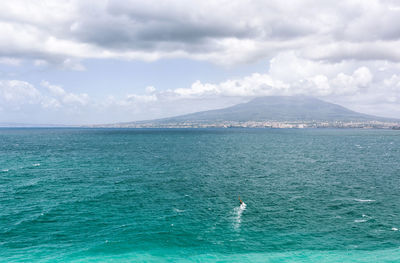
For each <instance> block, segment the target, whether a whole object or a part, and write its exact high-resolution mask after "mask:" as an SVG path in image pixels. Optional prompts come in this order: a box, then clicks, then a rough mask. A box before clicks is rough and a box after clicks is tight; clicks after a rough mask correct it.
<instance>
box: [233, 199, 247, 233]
mask: <svg viewBox="0 0 400 263" xmlns="http://www.w3.org/2000/svg"><path fill="white" fill-rule="evenodd" d="M246 206H247V205H246V204H245V203H244V202H242V203H241V204H240V206H239V207H235V208H234V209H233V214H234V222H233V227H234V228H235V229H238V228H239V227H240V223H242V213H243V211H244V210H246Z"/></svg>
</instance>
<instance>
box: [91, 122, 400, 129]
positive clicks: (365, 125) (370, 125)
mask: <svg viewBox="0 0 400 263" xmlns="http://www.w3.org/2000/svg"><path fill="white" fill-rule="evenodd" d="M95 127H106V128H278V129H279V128H280V129H288V128H289V129H290V128H296V129H303V128H361V129H396V130H397V129H398V130H400V123H399V122H381V121H362V122H361V121H360V122H357V121H347V122H344V121H244V122H240V121H221V122H218V121H213V122H199V121H185V122H165V123H159V122H136V123H135V122H131V123H116V124H108V125H98V126H95Z"/></svg>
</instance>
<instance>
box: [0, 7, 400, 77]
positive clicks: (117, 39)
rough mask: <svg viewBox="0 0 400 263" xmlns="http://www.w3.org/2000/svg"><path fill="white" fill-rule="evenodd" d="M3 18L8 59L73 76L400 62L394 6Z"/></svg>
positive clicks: (3, 50)
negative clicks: (198, 63)
mask: <svg viewBox="0 0 400 263" xmlns="http://www.w3.org/2000/svg"><path fill="white" fill-rule="evenodd" d="M0 10H2V11H0V57H3V58H6V57H7V58H11V59H32V60H36V61H46V62H48V63H50V64H58V65H62V67H64V68H68V69H72V70H84V67H83V66H82V64H81V63H80V61H81V60H83V59H87V58H117V59H139V60H145V61H153V60H157V59H160V58H189V59H196V60H207V61H211V62H214V63H219V64H224V65H235V64H238V63H248V62H254V61H257V60H259V59H262V58H271V57H274V56H276V55H277V54H279V53H281V52H283V53H285V52H288V51H295V52H297V54H298V55H299V56H301V57H303V58H309V59H314V60H327V61H332V62H337V61H342V60H366V61H368V60H389V61H400V53H399V51H398V48H397V47H398V45H399V41H400V29H399V28H398V27H396V25H397V24H399V23H400V15H399V14H400V4H399V3H398V2H396V1H384V0H381V1H380V0H370V1H360V0H348V1H318V0H303V1H290V2H289V3H287V2H282V1H278V0H273V1H267V2H266V1H261V0H260V1H257V0H255V1H225V0H213V1H200V2H187V1H183V0H173V1H168V2H163V1H154V0H149V1H138V0H124V1H122V0H114V1H106V0H90V1H78V0H60V1H56V2H54V1H50V0H43V1H24V0H14V1H2V2H1V3H0ZM338 10H340V11H338Z"/></svg>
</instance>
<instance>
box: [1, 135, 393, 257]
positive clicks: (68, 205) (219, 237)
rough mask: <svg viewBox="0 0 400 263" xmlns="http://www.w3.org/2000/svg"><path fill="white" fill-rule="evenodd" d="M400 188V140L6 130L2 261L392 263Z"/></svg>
mask: <svg viewBox="0 0 400 263" xmlns="http://www.w3.org/2000/svg"><path fill="white" fill-rule="evenodd" d="M399 187H400V133H399V131H391V130H350V129H346V130H340V129H338V130H331V129H290V130H287V129H198V130H190V129H187V130H179V129H170V130H163V129H151V130H141V129H0V208H1V209H0V261H7V262H30V261H41V262H61V261H62V262H90V261H92V262H99V261H112V260H115V262H121V261H122V262H124V261H135V262H145V261H147V262H148V261H161V262H164V261H170V262H173V261H182V262H184V261H201V262H213V261H224V260H225V261H237V262H238V261H242V262H248V261H253V262H265V261H267V262H268V261H270V262H302V261H304V262H343V261H345V262H377V261H380V262H382V261H387V262H394V261H398V260H400V250H399V247H400V232H399V231H398V229H400V214H399V210H400V195H399V190H400V189H399ZM238 195H240V196H241V198H242V199H243V201H244V202H245V203H246V207H242V208H240V207H239V201H238Z"/></svg>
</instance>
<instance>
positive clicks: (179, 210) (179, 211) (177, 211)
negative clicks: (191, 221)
mask: <svg viewBox="0 0 400 263" xmlns="http://www.w3.org/2000/svg"><path fill="white" fill-rule="evenodd" d="M174 211H175V212H176V213H183V212H185V210H181V209H178V208H174Z"/></svg>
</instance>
